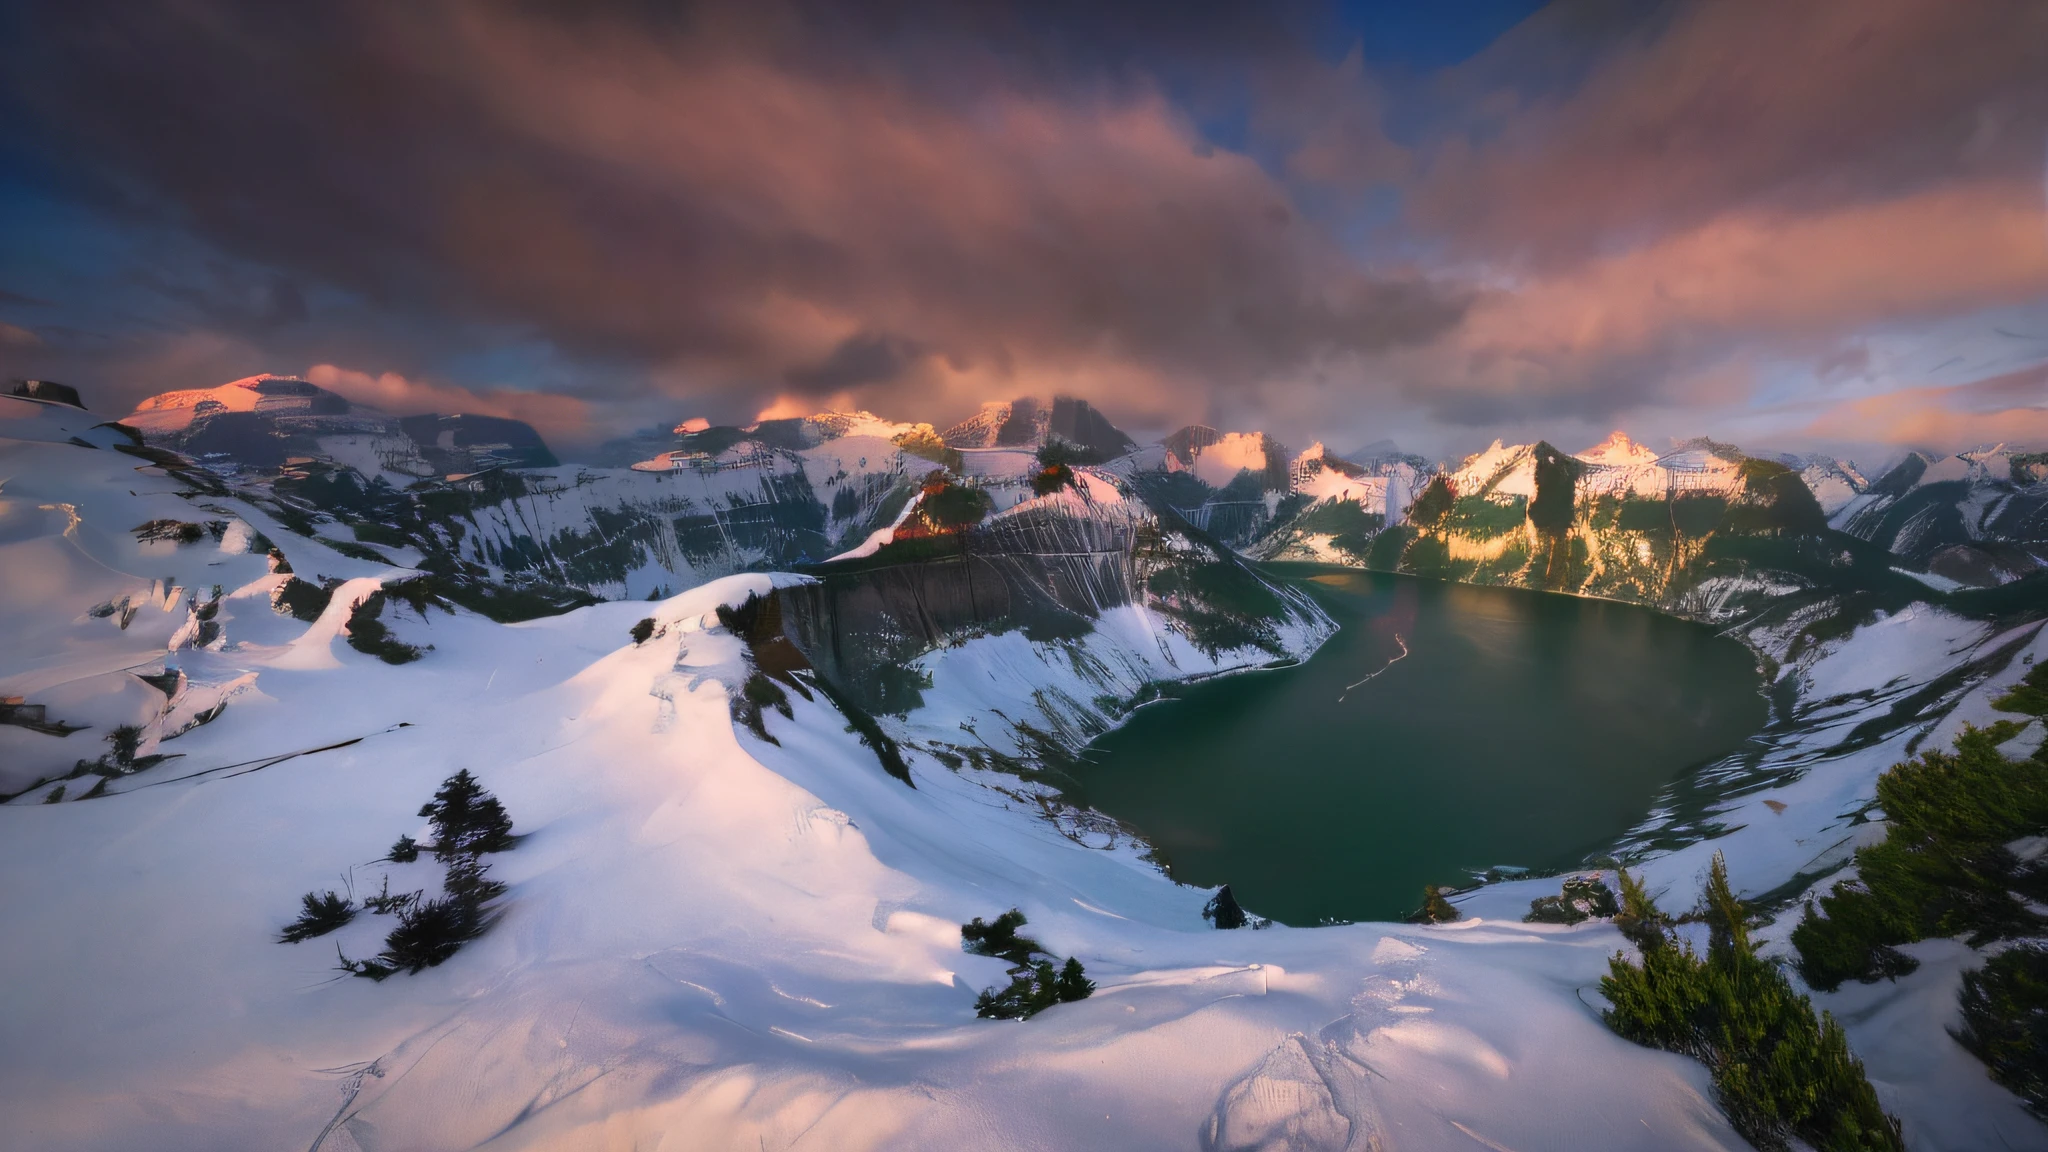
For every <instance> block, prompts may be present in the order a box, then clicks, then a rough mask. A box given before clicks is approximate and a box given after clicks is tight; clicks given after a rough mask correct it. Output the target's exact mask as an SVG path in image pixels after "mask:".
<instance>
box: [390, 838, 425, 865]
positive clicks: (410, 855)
mask: <svg viewBox="0 0 2048 1152" xmlns="http://www.w3.org/2000/svg"><path fill="white" fill-rule="evenodd" d="M419 858H420V842H419V841H417V840H415V839H413V838H412V837H410V836H400V837H399V838H398V842H397V843H395V844H393V845H392V846H391V851H390V853H389V854H387V855H386V856H385V859H387V860H389V861H391V862H392V863H393V864H410V863H412V862H413V861H415V860H417V859H419Z"/></svg>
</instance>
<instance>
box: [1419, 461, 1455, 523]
mask: <svg viewBox="0 0 2048 1152" xmlns="http://www.w3.org/2000/svg"><path fill="white" fill-rule="evenodd" d="M1457 502H1458V495H1457V493H1455V492H1453V491H1451V482H1450V480H1449V479H1448V478H1447V477H1445V476H1444V474H1443V473H1441V472H1439V473H1437V474H1436V475H1435V476H1432V477H1430V478H1429V483H1428V484H1425V485H1423V488H1422V495H1420V496H1417V497H1416V498H1415V503H1413V504H1411V505H1409V507H1408V522H1409V523H1410V524H1413V525H1415V526H1416V527H1417V528H1420V529H1422V530H1423V531H1425V532H1434V531H1436V529H1437V528H1438V527H1439V526H1440V525H1441V524H1442V523H1443V521H1444V518H1445V517H1446V516H1449V515H1450V514H1451V508H1452V507H1453V506H1454V505H1456V504H1457Z"/></svg>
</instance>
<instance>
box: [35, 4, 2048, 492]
mask: <svg viewBox="0 0 2048 1152" xmlns="http://www.w3.org/2000/svg"><path fill="white" fill-rule="evenodd" d="M258 371H277V372H295V373H301V374H306V375H309V376H311V377H312V378H313V379H316V380H318V381H320V382H322V383H324V384H327V385H328V386H330V387H333V388H336V389H337V390H339V391H342V392H344V393H346V394H348V395H350V396H353V397H356V398H358V399H361V400H365V401H369V402H372V403H376V404H378V405H380V406H383V407H386V408H389V409H393V410H399V411H416V410H433V409H438V410H442V411H448V410H468V411H486V412H498V413H505V414H510V415H516V416H520V417H523V418H526V419H529V420H531V421H533V422H534V423H535V424H537V425H538V426H540V427H541V429H542V430H543V432H545V433H546V434H547V435H548V437H549V438H550V440H551V441H553V442H555V443H557V444H559V445H562V446H564V447H565V448H567V449H569V451H570V454H572V455H573V453H574V451H575V449H576V448H577V447H578V446H579V445H581V446H588V445H591V444H594V443H596V442H598V441H601V440H603V439H605V438H606V437H609V436H614V435H617V434H620V433H622V432H626V431H630V430H632V429H636V428H641V427H646V426H649V425H667V424H672V423H674V422H675V421H676V420H678V419H680V418H682V417H685V416H692V415H704V416H708V417H710V418H712V419H713V420H715V421H720V422H728V421H745V420H748V419H752V418H754V417H755V416H757V415H760V414H762V413H773V414H778V415H779V414H793V413H800V412H809V411H814V410H817V409H820V408H824V407H847V406H861V407H867V408H870V409H872V410H874V411H876V412H879V413H882V414H884V415H889V416H893V417H896V418H901V419H920V420H930V421H932V422H934V423H939V424H944V423H946V422H949V421H950V420H952V419H957V418H959V417H961V416H964V415H966V414H968V413H969V412H971V411H972V410H973V408H974V407H975V406H976V404H977V403H978V402H979V401H981V400H984V399H996V398H1007V397H1009V396H1014V395H1021V394H1036V395H1051V394H1053V393H1070V394H1074V395H1079V396H1083V397H1086V398H1088V399H1090V400H1093V401H1095V402H1097V403H1098V404H1100V405H1101V406H1102V407H1103V408H1104V409H1106V410H1107V411H1108V412H1109V413H1110V415H1111V416H1112V418H1114V419H1115V420H1117V421H1118V422H1119V423H1121V424H1123V425H1124V426H1126V427H1127V428H1129V429H1131V430H1132V431H1134V432H1138V433H1141V434H1142V433H1153V434H1157V433H1159V432H1163V431H1165V430H1167V429H1169V428H1171V427H1173V426H1176V425H1179V424H1182V423H1188V422H1192V421H1204V422H1208V423H1213V424H1217V425H1219V426H1226V427H1240V428H1250V427H1262V428H1267V429H1270V430H1272V431H1274V432H1276V433H1278V434H1280V435H1281V436H1282V437H1283V438H1286V439H1289V440H1290V441H1291V442H1295V443H1303V444H1305V443H1307V442H1308V441H1309V440H1311V439H1318V438H1320V439H1323V440H1326V441H1328V442H1329V443H1330V444H1331V445H1332V447H1336V448H1340V449H1341V448H1348V447H1350V446H1352V445H1353V444H1358V443H1363V442H1366V441H1369V440H1374V439H1378V438H1380V437H1383V436H1386V437H1392V438H1394V439H1396V440H1398V441H1400V442H1402V443H1403V444H1404V445H1408V446H1411V447H1414V448H1416V449H1419V450H1422V451H1426V452H1431V453H1455V452H1459V451H1465V450H1470V449H1472V448H1476V447H1479V446H1482V445H1483V444H1484V443H1485V442H1486V441H1487V440H1489V439H1491V438H1492V437H1494V436H1496V435H1503V436H1508V437H1510V438H1513V437H1518V436H1519V437H1530V436H1536V435H1542V436H1547V437H1549V438H1551V439H1553V440H1556V441H1558V442H1559V443H1560V444H1562V445H1563V446H1565V447H1567V448H1580V447H1584V446H1585V445H1586V444H1590V443H1591V442H1593V441H1594V440H1597V439H1599V438H1600V436H1602V435H1604V434H1605V432H1606V431H1607V430H1608V429H1610V428H1614V427H1622V428H1626V429H1628V430H1629V431H1631V432H1632V433H1634V434H1636V435H1637V436H1638V438H1641V439H1644V440H1646V441H1650V442H1653V443H1658V442H1661V441H1662V440H1663V439H1664V438H1666V437H1673V436H1690V435H1698V434H1711V435H1713V436H1715V437H1716V438H1719V439H1725V440H1733V441H1735V442H1737V443H1742V444H1745V445H1747V446H1752V447H1755V448H1766V447H1769V448H1781V449H1799V448H1807V447H1814V448H1827V449H1833V450H1837V451H1851V452H1857V453H1863V454H1869V453H1882V452H1884V451H1887V450H1892V449H1895V448H1897V447H1899V446H1905V445H1915V446H1926V447H1932V448H1941V449H1949V450H1953V449H1955V448H1960V447H1967V446H1970V445H1972V444H1975V443H1977V442H1980V441H1993V440H2007V441H2014V442H2030V443H2034V444H2040V445H2044V446H2048V4H2043V3H2040V2H2038V0H1967V2H1960V3H1959V2H1957V0H1808V2H1801V3H1791V4H1788V3H1784V2H1783V0H1709V2H1702V3H1683V2H1674V3H1645V2H1640V0H1632V2H1619V0H1587V2H1578V0H1561V2H1558V3H1552V4H1547V5H1544V4H1536V3H1528V2H1523V0H1458V2H1456V3H1449V4H1437V5H1416V4H1412V3H1406V2H1401V3H1347V4H1338V5H1334V6H1333V5H1322V4H1314V3H1303V4H1298V5H1291V4H1286V3H1260V4H1256V5H1253V4H1243V5H1216V6H1209V5H1204V4H1200V3H1194V2H1189V0H1183V2H1180V3H1157V4H1153V3H1132V4H1121V5H1107V4H1102V3H1099V2H1086V0H1074V2H1066V0H1036V2H1031V3H1016V4H1004V3H994V4H985V5H969V4H965V3H931V4H927V3H922V2H918V0H893V2H891V0H883V2H878V3H871V4H865V5H848V4H844V3H823V2H817V3H812V2H808V0H744V2H737V3H721V2H712V3H705V4H689V5H678V4H658V3H652V2H636V3H620V4H615V5H606V6H598V5H555V4H544V3H512V2H483V0H477V2H465V0H449V2H441V0H430V2H420V0H410V2H406V3H390V4H381V3H371V2H364V3H349V4H328V5H304V4H275V3H250V4H241V5H236V4H218V3H200V2H189V3H188V2H176V0H164V2H156V3H147V4H140V3H125V2H107V3H101V2H96V0H51V2H48V3H41V2H36V0H28V2H25V3H24V2H19V0H11V2H10V3H8V4H5V5H0V376H33V377H45V378H54V379H59V380H63V381H66V382H69V383H73V384H74V385H76V386H78V387H79V388H80V389H81V390H82V391H84V392H85V393H86V396H87V401H88V403H90V404H91V405H92V406H93V407H94V408H96V409H99V410H105V411H109V412H115V413H118V412H124V411H126V410H127V409H128V408H129V407H131V406H132V405H133V403H134V402H135V401H136V400H138V399H140V398H141V397H143V396H147V395H149V394H151V393H154V392H158V391H163V390H166V389H170V388H185V387H197V386H207V385H212V384H217V383H221V382H223V381H226V380H229V379H232V378H235V377H238V376H242V375H247V374H250V373H253V372H258ZM1580 441H1584V443H1580Z"/></svg>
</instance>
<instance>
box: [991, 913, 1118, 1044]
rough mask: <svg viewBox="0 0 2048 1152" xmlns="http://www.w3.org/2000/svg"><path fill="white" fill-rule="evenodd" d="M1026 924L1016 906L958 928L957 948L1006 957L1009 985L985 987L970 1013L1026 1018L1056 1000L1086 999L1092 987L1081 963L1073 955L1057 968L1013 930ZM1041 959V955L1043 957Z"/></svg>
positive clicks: (1035, 943)
mask: <svg viewBox="0 0 2048 1152" xmlns="http://www.w3.org/2000/svg"><path fill="white" fill-rule="evenodd" d="M1024 924H1025V919H1024V913H1022V912H1020V911H1018V910H1017V909H1015V908H1012V909H1010V910H1009V911H1008V912H1005V913H1003V914H1002V915H1000V916H997V917H996V918H995V922H994V923H992V924H991V923H986V922H984V921H983V920H982V918H981V917H979V916H976V917H975V918H974V919H972V920H970V921H968V922H967V923H965V924H962V925H961V926H960V947H961V949H962V950H963V951H966V952H969V953H972V954H974V955H976V956H994V957H997V958H999V959H1003V960H1008V961H1009V962H1010V964H1011V967H1010V983H1009V986H1008V987H1006V988H1002V989H996V988H984V989H982V991H981V995H979V996H977V997H976V998H975V1000H974V1014H975V1015H976V1016H980V1017H982V1018H983V1019H987V1020H1028V1019H1030V1018H1031V1017H1033V1016H1036V1015H1037V1014H1038V1013H1040V1012H1043V1011H1045V1010H1046V1009H1047V1008H1050V1007H1052V1006H1053V1005H1055V1004H1067V1003H1071V1002H1073V1001H1075V1000H1086V999H1087V998H1088V997H1089V996H1090V995H1092V994H1093V993H1094V991H1095V983H1094V981H1092V980H1089V979H1088V975H1087V972H1086V970H1085V969H1084V968H1083V967H1082V965H1081V962H1080V961H1079V960H1077V959H1075V958H1074V957H1072V956H1069V957H1067V962H1066V963H1065V964H1064V965H1062V966H1061V967H1060V968H1059V969H1058V970H1057V971H1055V970H1054V968H1053V961H1052V956H1051V954H1050V953H1048V952H1046V950H1045V948H1044V947H1043V946H1042V945H1040V944H1039V943H1038V941H1036V940H1033V939H1032V938H1030V937H1029V936H1020V935H1018V934H1017V929H1019V928H1022V927H1023V926H1024ZM1040 957H1043V959H1041V958H1040Z"/></svg>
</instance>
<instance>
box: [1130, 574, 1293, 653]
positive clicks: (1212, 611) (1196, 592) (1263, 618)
mask: <svg viewBox="0 0 2048 1152" xmlns="http://www.w3.org/2000/svg"><path fill="white" fill-rule="evenodd" d="M1213 555H1214V556H1215V558H1214V559H1212V560H1207V561H1203V560H1196V559H1193V558H1189V557H1180V558H1177V559H1175V560H1174V561H1173V562H1172V563H1170V564H1168V565H1167V566H1165V567H1163V568H1161V569H1160V570H1159V571H1156V572H1154V573H1152V574H1151V575H1150V576H1149V577H1147V578H1146V581H1145V587H1146V591H1147V592H1149V593H1151V595H1152V596H1153V597H1154V598H1155V599H1156V600H1157V601H1158V603H1157V604H1156V607H1157V608H1158V609H1159V610H1160V611H1161V612H1164V613H1165V614H1167V615H1168V616H1171V617H1172V618H1174V619H1175V620H1176V621H1178V622H1179V623H1180V624H1181V625H1182V627H1183V628H1184V629H1186V632H1187V636H1188V639H1189V640H1190V641H1192V642H1193V643H1194V644H1195V646H1196V647H1198V648H1201V649H1203V650H1204V651H1207V652H1210V653H1216V652H1225V651H1229V650H1231V649H1234V648H1262V649H1264V650H1266V651H1268V652H1271V653H1272V654H1274V655H1276V656H1278V655H1282V654H1283V650H1282V649H1281V647H1280V642H1279V635H1278V633H1277V631H1276V630H1275V628H1274V625H1275V623H1276V622H1278V621H1281V620H1285V619H1286V618H1287V607H1286V605H1285V604H1284V603H1283V602H1282V601H1281V599H1280V597H1279V595H1278V594H1277V593H1275V592H1274V591H1273V589H1272V588H1271V587H1270V586H1268V585H1267V584H1266V582H1265V581H1263V580H1261V579H1259V577H1258V574H1257V573H1255V572H1253V571H1252V570H1251V569H1250V568H1248V567H1246V566H1245V565H1244V564H1243V563H1242V562H1240V561H1238V560H1237V559H1236V558H1235V557H1233V556H1230V555H1228V554H1227V553H1224V552H1222V551H1221V550H1219V551H1218V552H1217V553H1214V554H1213Z"/></svg>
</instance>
